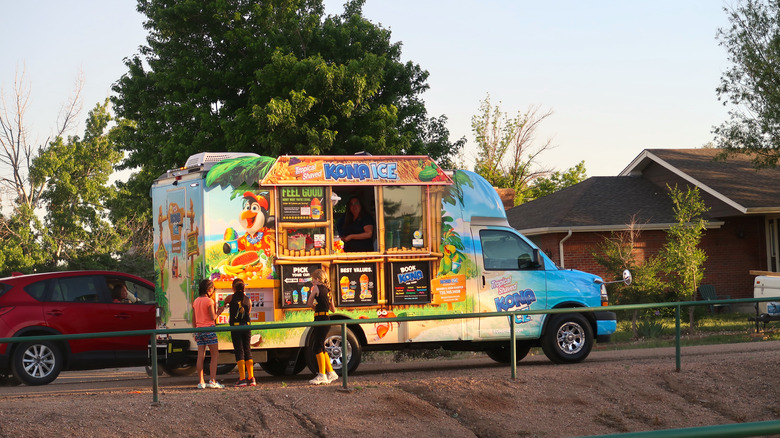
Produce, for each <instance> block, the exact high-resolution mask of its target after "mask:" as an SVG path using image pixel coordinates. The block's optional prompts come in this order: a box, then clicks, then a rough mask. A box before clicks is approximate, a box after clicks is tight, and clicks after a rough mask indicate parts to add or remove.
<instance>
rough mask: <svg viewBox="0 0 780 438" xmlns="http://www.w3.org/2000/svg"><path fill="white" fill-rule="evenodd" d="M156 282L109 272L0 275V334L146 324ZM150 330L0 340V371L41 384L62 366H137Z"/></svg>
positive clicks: (151, 317)
mask: <svg viewBox="0 0 780 438" xmlns="http://www.w3.org/2000/svg"><path fill="white" fill-rule="evenodd" d="M156 308H157V305H156V303H155V297H154V284H152V283H151V282H149V281H147V280H144V279H143V278H140V277H136V276H134V275H129V274H122V273H119V272H109V271H72V272H50V273H45V274H31V275H14V276H11V277H6V278H0V338H12V337H24V336H45V335H60V334H67V335H69V334H77V333H95V332H118V331H128V330H151V329H154V328H155V327H156V312H157V310H156ZM148 343H149V336H124V337H111V338H90V339H73V340H66V341H63V340H46V341H27V342H14V343H4V344H3V343H0V378H2V376H3V375H5V376H8V375H9V374H13V376H14V377H15V378H16V379H18V380H21V381H22V382H24V383H26V384H27V385H45V384H47V383H50V382H52V381H53V380H54V379H56V378H57V376H58V375H59V374H60V371H63V370H84V369H97V368H107V367H126V366H141V365H146V364H147V363H148V354H147V351H148Z"/></svg>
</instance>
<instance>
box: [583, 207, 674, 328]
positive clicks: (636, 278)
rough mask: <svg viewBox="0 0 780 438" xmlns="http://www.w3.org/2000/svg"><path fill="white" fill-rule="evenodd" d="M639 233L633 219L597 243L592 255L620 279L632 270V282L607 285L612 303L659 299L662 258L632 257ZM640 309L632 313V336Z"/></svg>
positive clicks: (662, 291) (661, 297)
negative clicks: (626, 226)
mask: <svg viewBox="0 0 780 438" xmlns="http://www.w3.org/2000/svg"><path fill="white" fill-rule="evenodd" d="M640 235H641V232H640V231H639V230H638V228H637V226H636V223H635V222H634V221H632V222H631V223H630V224H629V227H628V230H626V231H622V232H613V233H611V235H610V237H609V238H605V239H604V241H603V242H602V243H601V244H599V245H598V246H597V250H596V251H594V252H593V257H594V259H595V260H596V262H597V263H598V264H600V265H601V266H603V267H605V268H606V269H607V272H609V273H610V275H611V276H613V277H615V278H620V277H621V275H622V272H623V271H624V270H626V269H628V270H629V271H631V274H632V277H633V281H632V282H631V284H630V285H628V286H626V285H625V284H623V283H613V284H610V285H607V288H608V289H609V296H610V300H611V302H612V304H642V303H654V302H662V301H664V298H665V291H666V289H667V285H666V284H665V282H664V281H663V279H662V278H661V275H660V274H662V272H663V260H662V259H661V258H660V257H648V258H646V259H645V260H643V261H639V260H637V258H636V256H635V253H634V251H635V248H636V243H635V242H636V240H637V239H638V238H639V236H640ZM638 317H639V311H638V310H634V311H632V312H631V329H632V332H633V335H634V338H638V337H639V332H638V326H637V320H638Z"/></svg>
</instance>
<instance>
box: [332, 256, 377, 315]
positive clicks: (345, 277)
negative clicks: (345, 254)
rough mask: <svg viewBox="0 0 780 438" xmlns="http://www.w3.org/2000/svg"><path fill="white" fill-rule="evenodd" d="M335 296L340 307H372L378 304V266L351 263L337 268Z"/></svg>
mask: <svg viewBox="0 0 780 438" xmlns="http://www.w3.org/2000/svg"><path fill="white" fill-rule="evenodd" d="M336 273H337V277H336V278H335V280H336V281H335V286H336V288H337V289H336V290H335V291H334V294H335V296H336V297H337V298H338V305H339V306H371V305H376V304H377V296H376V291H377V290H376V264H374V263H349V264H340V265H338V266H337V267H336Z"/></svg>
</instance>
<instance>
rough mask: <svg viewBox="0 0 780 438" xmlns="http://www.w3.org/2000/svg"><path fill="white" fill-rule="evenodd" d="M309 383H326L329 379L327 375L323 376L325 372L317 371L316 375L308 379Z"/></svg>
mask: <svg viewBox="0 0 780 438" xmlns="http://www.w3.org/2000/svg"><path fill="white" fill-rule="evenodd" d="M309 383H311V384H312V385H327V384H328V383H330V380H328V378H327V377H325V374H322V373H317V375H316V376H314V378H313V379H311V380H309Z"/></svg>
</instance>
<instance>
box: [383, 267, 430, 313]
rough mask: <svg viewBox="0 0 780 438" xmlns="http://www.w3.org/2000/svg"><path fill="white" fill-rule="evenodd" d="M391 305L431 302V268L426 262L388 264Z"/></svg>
mask: <svg viewBox="0 0 780 438" xmlns="http://www.w3.org/2000/svg"><path fill="white" fill-rule="evenodd" d="M390 276H391V279H390V287H391V289H392V302H393V304H426V303H430V302H431V268H430V264H429V263H428V262H419V261H409V262H395V263H390Z"/></svg>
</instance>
